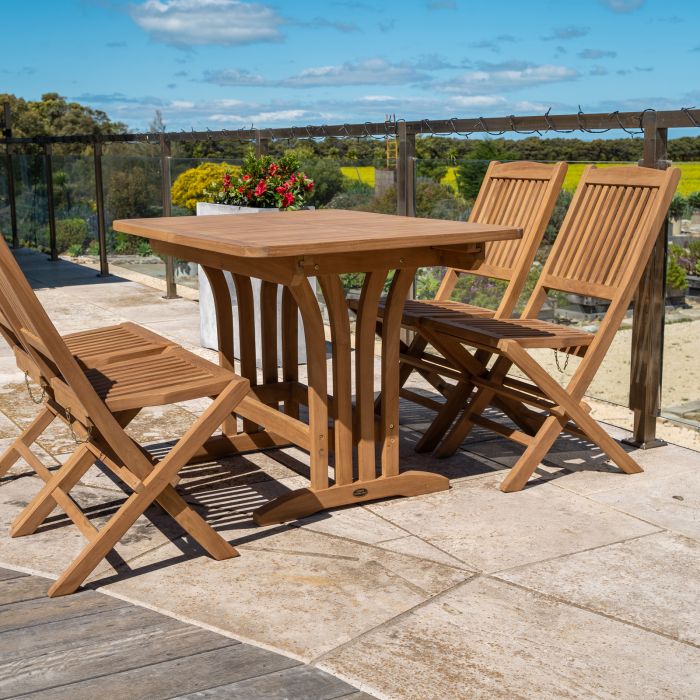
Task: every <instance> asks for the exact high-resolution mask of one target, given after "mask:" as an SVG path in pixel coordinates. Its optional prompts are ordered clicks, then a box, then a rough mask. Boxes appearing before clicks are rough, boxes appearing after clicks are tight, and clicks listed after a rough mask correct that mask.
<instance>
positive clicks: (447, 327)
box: [419, 316, 595, 349]
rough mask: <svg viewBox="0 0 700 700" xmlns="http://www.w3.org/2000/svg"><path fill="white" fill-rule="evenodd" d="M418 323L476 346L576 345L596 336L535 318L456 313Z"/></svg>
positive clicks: (559, 347) (575, 346)
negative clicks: (515, 344) (471, 315)
mask: <svg viewBox="0 0 700 700" xmlns="http://www.w3.org/2000/svg"><path fill="white" fill-rule="evenodd" d="M419 325H420V326H423V325H425V326H426V327H427V328H428V329H429V330H430V331H432V332H434V333H438V334H443V335H447V336H451V337H453V338H457V339H458V340H461V341H464V342H467V343H473V344H474V345H475V346H477V347H479V346H487V347H497V348H505V347H506V345H507V343H508V342H510V341H516V342H517V343H518V344H519V345H521V346H522V347H524V348H554V349H565V348H579V347H586V346H588V345H590V344H591V343H592V342H593V339H594V338H595V335H593V334H591V333H586V332H584V331H580V330H578V329H576V328H572V327H570V326H560V325H557V324H556V323H549V322H548V321H541V320H539V319H536V318H531V319H500V320H499V319H487V318H473V317H472V318H470V317H456V316H455V317H451V318H442V319H433V318H426V319H424V320H422V321H421V322H420V324H419ZM504 341H505V342H504Z"/></svg>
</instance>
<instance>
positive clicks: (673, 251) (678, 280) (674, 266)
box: [666, 244, 688, 291]
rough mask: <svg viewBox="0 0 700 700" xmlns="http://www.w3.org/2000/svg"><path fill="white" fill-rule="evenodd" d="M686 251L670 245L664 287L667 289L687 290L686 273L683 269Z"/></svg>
mask: <svg viewBox="0 0 700 700" xmlns="http://www.w3.org/2000/svg"><path fill="white" fill-rule="evenodd" d="M685 252H686V249H684V248H681V246H679V245H674V244H671V245H670V246H669V248H668V261H667V265H666V287H667V288H668V289H678V290H681V291H682V290H685V289H688V277H687V274H688V273H687V272H686V270H685V269H684V264H687V263H686V259H685V257H684V254H685Z"/></svg>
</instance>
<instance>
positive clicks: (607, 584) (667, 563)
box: [497, 532, 700, 646]
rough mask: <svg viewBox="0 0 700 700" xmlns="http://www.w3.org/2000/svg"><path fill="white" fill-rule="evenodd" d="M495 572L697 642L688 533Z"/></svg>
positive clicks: (697, 550) (697, 551) (698, 586)
mask: <svg viewBox="0 0 700 700" xmlns="http://www.w3.org/2000/svg"><path fill="white" fill-rule="evenodd" d="M497 577H498V578H500V579H503V580H505V581H511V582H513V583H517V584H519V585H521V586H526V587H527V588H532V589H534V590H537V591H539V592H541V593H546V594H548V595H552V596H556V597H557V598H561V599H564V600H566V601H571V602H573V603H575V604H576V605H581V606H584V607H586V608H589V609H591V610H594V611H596V612H602V613H605V614H606V615H611V616H613V617H615V618H617V619H619V620H624V621H626V622H633V623H635V624H638V625H641V626H643V627H646V628H648V629H651V630H654V631H657V632H661V633H663V634H667V635H669V636H671V637H674V638H675V639H679V640H680V641H686V642H691V643H693V644H696V645H698V646H700V543H698V542H696V541H695V540H691V539H689V538H687V537H683V536H681V535H676V534H674V533H671V532H659V533H656V534H653V535H647V536H645V537H638V538H636V539H633V540H629V541H627V542H620V543H618V544H611V545H608V546H606V547H599V548H597V549H592V550H589V551H586V552H578V553H576V554H570V555H568V556H565V557H560V558H558V559H552V560H550V561H546V562H539V563H537V564H528V565H527V566H523V567H519V568H517V569H513V570H511V571H504V572H501V573H500V574H497ZM681 582H682V583H681ZM679 583H681V585H679Z"/></svg>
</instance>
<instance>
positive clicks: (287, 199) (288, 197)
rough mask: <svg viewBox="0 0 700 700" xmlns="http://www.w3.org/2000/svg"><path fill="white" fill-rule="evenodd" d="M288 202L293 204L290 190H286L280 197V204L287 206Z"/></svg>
mask: <svg viewBox="0 0 700 700" xmlns="http://www.w3.org/2000/svg"><path fill="white" fill-rule="evenodd" d="M290 204H294V195H293V194H292V193H291V192H287V194H285V195H284V197H282V206H283V207H288V206H289V205H290Z"/></svg>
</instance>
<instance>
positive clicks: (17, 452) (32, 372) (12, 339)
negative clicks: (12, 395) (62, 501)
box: [0, 241, 174, 481]
mask: <svg viewBox="0 0 700 700" xmlns="http://www.w3.org/2000/svg"><path fill="white" fill-rule="evenodd" d="M0 246H4V247H7V246H6V243H5V242H4V241H0ZM18 323H19V322H18V319H17V317H16V314H15V312H14V309H13V304H12V303H11V302H10V300H9V299H8V298H6V297H4V296H3V295H0V335H2V336H3V337H4V338H5V340H6V341H7V343H8V345H10V347H11V349H12V351H13V353H14V355H15V359H16V361H17V367H18V368H19V369H20V370H22V371H23V372H24V375H25V382H26V384H27V391H28V393H29V396H30V398H31V400H32V401H34V403H36V404H37V405H41V404H43V406H42V408H41V410H40V411H39V413H38V414H37V416H36V417H35V419H34V420H33V421H32V422H31V423H30V424H29V425H28V426H27V427H26V428H25V430H24V431H23V432H22V434H21V435H19V437H17V439H16V440H15V441H14V442H13V443H12V444H11V445H10V446H9V447H8V448H7V449H6V450H5V452H3V454H2V455H0V477H2V476H4V475H5V474H6V473H7V472H8V471H9V470H10V469H11V468H12V466H13V465H14V464H15V462H16V461H17V460H18V459H20V458H23V459H24V460H25V461H26V462H27V463H28V464H29V466H30V467H31V468H32V469H34V471H35V472H36V473H37V474H38V475H39V476H40V477H41V478H42V479H44V481H47V480H48V479H49V477H50V472H49V471H48V470H47V469H46V467H45V466H44V465H43V464H42V462H41V460H39V458H38V457H37V456H36V455H35V454H34V453H33V452H32V451H31V450H30V447H31V445H32V444H33V443H34V442H36V440H37V439H38V438H39V437H40V436H41V434H42V433H43V432H44V431H45V430H46V429H47V428H48V427H49V426H50V425H51V423H53V421H54V420H55V419H56V418H57V417H61V416H60V415H59V414H57V413H56V405H55V403H54V402H53V401H52V400H51V391H50V387H49V386H48V383H47V379H46V378H45V377H42V376H41V372H40V370H39V368H38V367H37V365H36V363H35V362H34V361H33V360H32V358H31V356H30V355H29V354H28V353H27V351H26V350H25V349H24V347H23V345H22V343H21V342H20V341H19V339H18V337H17V333H18ZM63 340H64V341H65V343H66V346H67V347H68V349H69V350H70V352H71V353H72V354H73V355H74V356H75V357H76V358H77V359H78V361H79V362H80V364H81V365H82V366H85V367H96V366H99V365H103V364H109V363H110V362H116V361H118V360H128V359H135V358H139V357H145V356H147V355H157V354H159V353H161V352H163V350H165V349H166V348H167V347H171V346H173V345H174V343H172V342H171V341H169V340H167V339H165V338H162V337H160V336H159V335H157V334H155V333H152V332H151V331H149V330H147V329H146V328H142V327H141V326H138V325H137V324H135V323H128V322H127V323H120V324H118V325H115V326H107V327H103V328H95V329H91V330H87V331H79V332H77V333H71V334H69V335H65V336H63ZM30 379H31V380H32V381H33V382H34V383H35V384H37V385H39V386H40V387H41V389H40V390H37V389H35V390H32V388H31V386H30V384H29V380H30ZM47 390H48V391H47Z"/></svg>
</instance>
